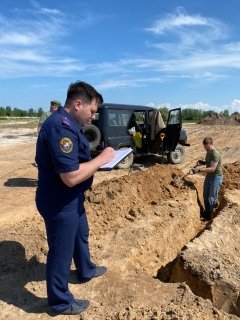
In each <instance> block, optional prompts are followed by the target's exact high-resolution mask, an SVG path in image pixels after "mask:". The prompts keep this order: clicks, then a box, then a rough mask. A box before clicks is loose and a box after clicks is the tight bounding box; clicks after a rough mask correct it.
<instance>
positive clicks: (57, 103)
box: [51, 100, 61, 107]
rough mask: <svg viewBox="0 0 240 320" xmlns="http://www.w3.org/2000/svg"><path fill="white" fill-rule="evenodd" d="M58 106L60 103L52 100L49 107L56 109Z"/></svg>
mask: <svg viewBox="0 0 240 320" xmlns="http://www.w3.org/2000/svg"><path fill="white" fill-rule="evenodd" d="M60 105H61V102H60V101H58V100H52V101H51V106H57V107H59V106H60Z"/></svg>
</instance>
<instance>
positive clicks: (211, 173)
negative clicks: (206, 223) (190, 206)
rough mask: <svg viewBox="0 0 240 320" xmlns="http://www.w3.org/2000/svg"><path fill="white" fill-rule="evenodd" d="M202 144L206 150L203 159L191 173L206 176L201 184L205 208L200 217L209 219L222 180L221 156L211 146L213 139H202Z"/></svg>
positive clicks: (215, 203)
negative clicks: (202, 184)
mask: <svg viewBox="0 0 240 320" xmlns="http://www.w3.org/2000/svg"><path fill="white" fill-rule="evenodd" d="M203 146H204V149H205V150H206V152H207V153H206V156H205V160H204V161H203V160H199V161H198V162H197V166H196V167H195V168H193V169H192V173H193V174H195V173H199V172H201V173H205V174H206V177H205V180H204V186H203V199H204V206H205V210H204V211H203V213H202V218H204V219H205V220H211V218H212V211H213V208H214V207H215V206H216V205H217V201H218V193H219V189H220V186H221V184H222V181H223V170H222V157H221V154H220V152H219V151H218V150H217V149H216V148H215V147H214V146H213V139H212V138H210V137H206V138H204V139H203Z"/></svg>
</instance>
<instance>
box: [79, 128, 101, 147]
mask: <svg viewBox="0 0 240 320" xmlns="http://www.w3.org/2000/svg"><path fill="white" fill-rule="evenodd" d="M83 133H84V135H85V137H86V138H87V140H88V142H89V148H90V150H91V151H92V150H95V149H96V148H97V146H98V145H99V144H100V140H101V133H100V130H99V129H98V127H96V126H94V125H93V124H89V125H87V126H86V127H83Z"/></svg>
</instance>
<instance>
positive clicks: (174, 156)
mask: <svg viewBox="0 0 240 320" xmlns="http://www.w3.org/2000/svg"><path fill="white" fill-rule="evenodd" d="M184 156H185V148H184V147H183V146H182V145H180V144H178V145H177V146H176V149H175V150H174V151H171V152H170V153H169V154H168V161H169V162H170V163H172V164H178V163H181V162H182V161H183V159H184Z"/></svg>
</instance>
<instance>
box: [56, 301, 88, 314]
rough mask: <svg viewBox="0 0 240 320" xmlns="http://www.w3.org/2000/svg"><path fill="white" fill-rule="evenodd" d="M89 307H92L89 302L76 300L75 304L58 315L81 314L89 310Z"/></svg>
mask: <svg viewBox="0 0 240 320" xmlns="http://www.w3.org/2000/svg"><path fill="white" fill-rule="evenodd" d="M89 306H90V302H89V301H88V300H78V299H75V300H74V302H73V304H72V305H71V306H70V307H69V308H67V309H65V310H63V311H61V312H59V313H58V314H65V315H71V314H79V313H82V312H83V311H85V310H87V309H88V307H89Z"/></svg>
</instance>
